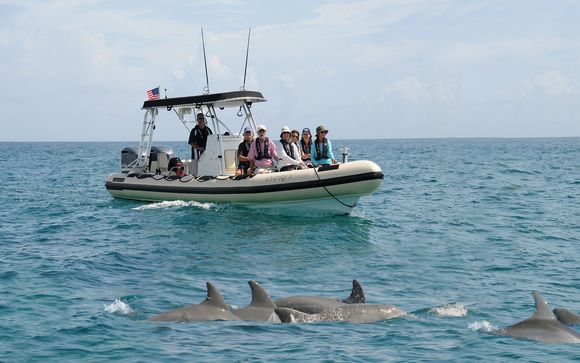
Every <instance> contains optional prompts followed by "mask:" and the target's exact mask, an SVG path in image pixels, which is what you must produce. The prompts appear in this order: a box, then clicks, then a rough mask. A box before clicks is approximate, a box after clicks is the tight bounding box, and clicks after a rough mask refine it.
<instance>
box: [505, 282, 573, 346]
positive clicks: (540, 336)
mask: <svg viewBox="0 0 580 363" xmlns="http://www.w3.org/2000/svg"><path fill="white" fill-rule="evenodd" d="M532 295H533V296H534V301H535V303H536V312H535V313H534V315H532V316H531V317H529V318H527V319H525V320H522V321H520V322H518V323H515V324H514V325H510V326H508V327H507V328H504V329H502V330H500V331H499V333H503V334H506V335H509V336H512V337H517V338H524V339H532V340H537V341H540V342H544V343H580V334H578V332H576V331H574V330H573V329H571V328H569V327H567V326H566V325H564V324H562V323H561V322H560V321H559V320H558V319H556V316H555V315H554V313H553V312H552V310H550V307H549V306H548V303H547V302H546V300H544V298H543V297H542V295H540V293H539V292H537V291H534V292H533V293H532Z"/></svg>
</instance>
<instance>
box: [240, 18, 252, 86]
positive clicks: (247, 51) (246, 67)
mask: <svg viewBox="0 0 580 363" xmlns="http://www.w3.org/2000/svg"><path fill="white" fill-rule="evenodd" d="M251 30H252V28H248V46H247V47H246V66H245V67H244V83H243V84H242V88H241V89H242V91H244V90H245V89H246V73H247V72H248V53H250V31H251Z"/></svg>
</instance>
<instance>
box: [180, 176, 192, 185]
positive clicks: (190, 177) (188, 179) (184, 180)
mask: <svg viewBox="0 0 580 363" xmlns="http://www.w3.org/2000/svg"><path fill="white" fill-rule="evenodd" d="M193 179H195V177H194V176H193V175H186V176H182V177H181V178H179V181H180V182H182V183H187V182H189V181H192V180H193Z"/></svg>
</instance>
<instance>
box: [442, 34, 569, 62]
mask: <svg viewBox="0 0 580 363" xmlns="http://www.w3.org/2000/svg"><path fill="white" fill-rule="evenodd" d="M572 47H574V48H577V45H576V44H573V43H570V42H569V41H567V40H564V39H561V38H547V37H540V38H509V39H502V38H499V39H493V40H485V41H479V42H477V41H473V42H469V43H467V42H456V43H451V44H448V45H446V46H443V47H440V51H439V52H437V51H436V49H433V50H434V52H433V53H434V55H433V58H434V60H435V61H437V62H441V63H444V64H455V65H457V64H468V63H486V62H493V61H496V60H498V59H509V58H516V59H518V60H529V59H530V58H531V57H538V56H541V55H546V54H553V53H555V52H558V51H562V50H565V49H570V48H572Z"/></svg>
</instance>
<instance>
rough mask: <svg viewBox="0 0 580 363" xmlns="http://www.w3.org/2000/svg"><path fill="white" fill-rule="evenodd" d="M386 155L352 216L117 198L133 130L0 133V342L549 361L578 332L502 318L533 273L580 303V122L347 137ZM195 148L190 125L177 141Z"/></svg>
mask: <svg viewBox="0 0 580 363" xmlns="http://www.w3.org/2000/svg"><path fill="white" fill-rule="evenodd" d="M345 144H347V145H348V146H349V147H350V148H351V159H371V160H373V161H375V162H377V163H378V164H379V165H380V166H381V167H382V168H383V171H384V173H385V179H384V182H383V184H382V187H381V188H380V190H378V191H377V192H376V193H374V194H373V195H371V196H367V197H364V198H362V199H361V200H360V202H359V205H358V207H357V208H356V209H355V210H354V211H353V213H352V214H351V215H349V216H336V217H324V218H308V217H304V216H300V215H297V216H295V217H293V216H276V215H268V214H264V213H261V212H260V211H248V210H244V209H240V208H235V207H231V206H223V205H212V204H199V203H183V202H170V203H167V202H165V203H144V202H136V201H125V200H116V199H113V198H111V197H110V196H109V194H108V193H107V192H106V190H105V188H104V182H105V178H106V176H107V175H108V173H110V172H113V171H115V170H117V169H118V168H119V164H120V150H121V149H122V148H123V147H124V146H127V145H129V144H125V143H0V153H1V155H3V156H4V157H3V158H2V159H1V160H0V166H1V169H2V176H1V181H2V182H1V183H0V198H1V200H0V201H1V205H2V208H1V209H0V236H1V237H0V248H1V253H0V361H6V362H28V361H81V360H82V361H108V360H121V361H173V362H179V361H183V362H198V361H227V362H230V361H349V362H351V361H355V362H370V361H377V362H398V361H412V362H420V361H458V362H466V361H501V362H503V361H508V360H521V361H537V362H555V361H558V362H564V361H578V360H579V359H580V345H579V344H568V345H547V344H542V343H538V342H533V341H526V340H518V339H514V338H510V337H505V336H497V335H493V334H490V331H491V330H493V329H495V328H498V327H504V326H507V325H510V324H513V323H515V322H517V321H519V320H522V319H524V318H526V317H528V316H530V315H531V314H532V313H533V311H534V304H533V300H532V296H531V292H532V291H533V290H538V291H540V292H542V293H543V295H544V297H545V298H546V299H547V300H548V302H549V303H550V304H551V305H552V306H553V307H556V306H560V307H566V308H569V309H571V310H574V311H577V312H580V263H579V260H580V244H579V243H580V139H578V138H565V139H453V140H365V141H344V140H335V141H334V146H335V147H336V148H337V149H338V148H340V147H342V146H343V145H345ZM169 145H170V146H172V147H173V148H174V150H175V151H176V152H177V153H178V154H180V155H183V156H187V155H188V150H187V148H186V147H187V146H186V145H185V143H169ZM354 278H356V279H358V280H359V281H360V283H361V284H362V286H363V288H364V290H365V293H366V297H367V301H368V302H372V303H385V304H393V305H396V306H398V307H400V308H402V309H404V310H406V311H410V312H414V314H413V315H412V316H409V317H405V318H400V319H394V320H389V321H383V322H377V323H372V324H350V323H344V322H328V323H310V324H276V323H268V322H228V321H225V322H204V323H160V322H150V321H147V318H148V317H151V316H153V315H155V314H158V313H160V312H162V311H167V310H170V309H174V308H176V307H180V306H184V305H189V304H193V303H199V302H201V301H202V300H203V299H204V298H205V294H206V292H205V282H206V281H211V282H213V283H214V284H215V285H216V286H217V287H218V289H220V291H221V293H222V294H223V296H224V297H225V299H226V302H227V303H228V304H229V305H231V306H232V307H242V306H245V305H247V304H248V303H249V302H250V289H249V286H248V285H247V281H248V280H251V279H253V280H257V281H258V282H260V283H261V284H262V286H264V287H265V288H266V289H267V290H268V292H269V293H270V295H271V296H272V297H273V298H280V297H284V296H289V295H294V294H313V295H321V296H328V297H344V296H347V295H348V293H349V292H350V287H351V281H352V279H354Z"/></svg>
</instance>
